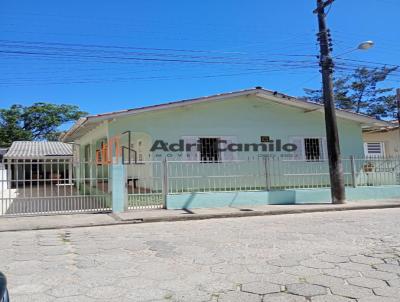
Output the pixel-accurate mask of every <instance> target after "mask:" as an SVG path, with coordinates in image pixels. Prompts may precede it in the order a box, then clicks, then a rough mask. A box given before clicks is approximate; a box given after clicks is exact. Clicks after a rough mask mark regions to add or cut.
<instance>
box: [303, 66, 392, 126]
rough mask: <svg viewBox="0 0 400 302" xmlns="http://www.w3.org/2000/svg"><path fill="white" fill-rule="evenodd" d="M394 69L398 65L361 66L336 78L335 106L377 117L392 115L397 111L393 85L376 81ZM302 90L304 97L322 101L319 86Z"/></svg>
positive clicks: (381, 79) (383, 79)
mask: <svg viewBox="0 0 400 302" xmlns="http://www.w3.org/2000/svg"><path fill="white" fill-rule="evenodd" d="M396 70H397V67H392V68H389V67H382V68H372V69H369V68H366V67H361V68H357V69H356V70H355V71H354V73H352V74H351V75H346V76H343V77H339V78H335V79H334V95H335V100H336V107H337V108H340V109H344V110H348V111H352V112H356V113H362V114H366V115H369V116H373V117H376V118H378V119H394V118H395V117H396V114H397V111H396V97H395V95H394V88H380V87H379V84H380V83H381V82H384V81H385V80H386V78H387V77H388V75H390V74H391V73H392V72H394V71H396ZM304 91H305V93H306V96H305V97H303V99H307V100H309V101H312V102H319V103H322V92H321V90H315V89H307V88H306V89H304Z"/></svg>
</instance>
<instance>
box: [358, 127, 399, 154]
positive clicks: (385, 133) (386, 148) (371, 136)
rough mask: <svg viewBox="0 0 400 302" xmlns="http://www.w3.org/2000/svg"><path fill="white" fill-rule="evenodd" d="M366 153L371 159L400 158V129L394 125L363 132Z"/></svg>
mask: <svg viewBox="0 0 400 302" xmlns="http://www.w3.org/2000/svg"><path fill="white" fill-rule="evenodd" d="M363 139H364V153H365V156H369V157H396V156H400V128H399V126H395V125H393V126H392V127H385V128H383V129H375V130H366V131H364V132H363Z"/></svg>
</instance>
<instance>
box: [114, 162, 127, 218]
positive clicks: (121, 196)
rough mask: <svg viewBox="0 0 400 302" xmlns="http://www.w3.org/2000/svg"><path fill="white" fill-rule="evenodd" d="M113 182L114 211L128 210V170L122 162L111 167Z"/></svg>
mask: <svg viewBox="0 0 400 302" xmlns="http://www.w3.org/2000/svg"><path fill="white" fill-rule="evenodd" d="M110 167H111V182H112V194H111V196H112V211H113V212H125V211H127V210H128V192H127V188H126V169H125V165H123V164H122V163H121V162H120V161H118V162H117V163H115V162H114V163H113V164H111V165H110Z"/></svg>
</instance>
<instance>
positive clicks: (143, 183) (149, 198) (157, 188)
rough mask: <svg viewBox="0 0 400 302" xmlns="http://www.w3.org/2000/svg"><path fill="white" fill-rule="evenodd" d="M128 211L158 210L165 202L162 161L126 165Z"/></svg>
mask: <svg viewBox="0 0 400 302" xmlns="http://www.w3.org/2000/svg"><path fill="white" fill-rule="evenodd" d="M125 167H126V184H127V191H128V192H127V193H128V209H131V210H135V209H160V208H163V207H164V202H165V194H166V193H165V182H164V179H165V174H164V173H165V171H166V169H165V167H164V164H163V162H162V161H141V162H136V163H131V164H126V165H125Z"/></svg>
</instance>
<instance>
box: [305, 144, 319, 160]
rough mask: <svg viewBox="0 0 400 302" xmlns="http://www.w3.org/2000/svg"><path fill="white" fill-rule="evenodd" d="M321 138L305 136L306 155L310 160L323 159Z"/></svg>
mask: <svg viewBox="0 0 400 302" xmlns="http://www.w3.org/2000/svg"><path fill="white" fill-rule="evenodd" d="M321 151H322V150H321V139H319V138H305V139H304V155H305V159H306V160H308V161H319V160H321V159H322V156H323V155H322V152H321Z"/></svg>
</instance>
